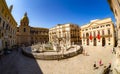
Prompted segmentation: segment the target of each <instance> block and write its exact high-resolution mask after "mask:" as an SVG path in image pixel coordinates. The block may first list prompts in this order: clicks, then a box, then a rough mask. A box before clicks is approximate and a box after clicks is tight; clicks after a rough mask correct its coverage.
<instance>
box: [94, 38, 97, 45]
mask: <svg viewBox="0 0 120 74" xmlns="http://www.w3.org/2000/svg"><path fill="white" fill-rule="evenodd" d="M96 44H97V43H96V38H94V41H93V45H94V46H96Z"/></svg>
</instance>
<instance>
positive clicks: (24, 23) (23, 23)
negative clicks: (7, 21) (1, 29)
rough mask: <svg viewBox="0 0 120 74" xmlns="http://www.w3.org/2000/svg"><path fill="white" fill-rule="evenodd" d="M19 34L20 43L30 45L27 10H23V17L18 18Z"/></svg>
mask: <svg viewBox="0 0 120 74" xmlns="http://www.w3.org/2000/svg"><path fill="white" fill-rule="evenodd" d="M19 34H20V35H21V37H20V38H21V40H20V41H21V44H24V45H30V44H29V43H30V26H29V18H28V16H27V12H25V14H24V16H23V18H22V19H21V20H20V27H19Z"/></svg>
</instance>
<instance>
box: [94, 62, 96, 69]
mask: <svg viewBox="0 0 120 74" xmlns="http://www.w3.org/2000/svg"><path fill="white" fill-rule="evenodd" d="M93 67H94V70H95V69H96V61H95V62H94V64H93Z"/></svg>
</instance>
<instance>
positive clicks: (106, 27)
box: [80, 18, 115, 46]
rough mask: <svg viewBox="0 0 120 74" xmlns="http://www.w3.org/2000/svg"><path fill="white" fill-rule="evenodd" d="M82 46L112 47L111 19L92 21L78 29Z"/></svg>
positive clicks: (113, 39)
mask: <svg viewBox="0 0 120 74" xmlns="http://www.w3.org/2000/svg"><path fill="white" fill-rule="evenodd" d="M80 29H81V30H80V31H81V32H80V36H81V40H82V45H87V46H114V45H115V38H114V31H115V30H114V24H113V22H112V20H111V18H106V19H103V20H98V19H96V20H92V21H91V22H90V23H88V24H86V25H84V26H81V27H80Z"/></svg>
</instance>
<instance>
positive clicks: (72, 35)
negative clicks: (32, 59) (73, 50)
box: [49, 24, 80, 47]
mask: <svg viewBox="0 0 120 74" xmlns="http://www.w3.org/2000/svg"><path fill="white" fill-rule="evenodd" d="M79 41H80V35H79V26H78V25H76V24H58V25H57V26H55V27H53V28H51V29H49V42H52V43H57V44H60V45H63V44H65V46H67V47H69V46H71V45H72V44H78V43H79Z"/></svg>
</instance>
